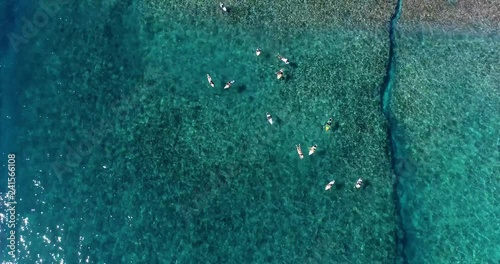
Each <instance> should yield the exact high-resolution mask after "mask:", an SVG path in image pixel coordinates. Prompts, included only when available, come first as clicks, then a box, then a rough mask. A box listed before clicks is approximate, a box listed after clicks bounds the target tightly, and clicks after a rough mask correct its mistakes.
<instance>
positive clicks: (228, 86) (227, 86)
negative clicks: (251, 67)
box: [224, 80, 234, 89]
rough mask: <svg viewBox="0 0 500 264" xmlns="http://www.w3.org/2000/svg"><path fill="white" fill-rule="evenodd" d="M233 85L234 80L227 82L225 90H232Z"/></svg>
mask: <svg viewBox="0 0 500 264" xmlns="http://www.w3.org/2000/svg"><path fill="white" fill-rule="evenodd" d="M233 83H234V80H232V81H230V82H227V83H226V86H224V89H229V88H231V85H233Z"/></svg>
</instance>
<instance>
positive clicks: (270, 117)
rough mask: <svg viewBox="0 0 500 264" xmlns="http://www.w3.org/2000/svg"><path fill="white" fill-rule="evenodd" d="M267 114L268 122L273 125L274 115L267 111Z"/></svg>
mask: <svg viewBox="0 0 500 264" xmlns="http://www.w3.org/2000/svg"><path fill="white" fill-rule="evenodd" d="M266 116H267V122H269V124H271V125H272V124H273V117H272V116H271V114H269V113H266Z"/></svg>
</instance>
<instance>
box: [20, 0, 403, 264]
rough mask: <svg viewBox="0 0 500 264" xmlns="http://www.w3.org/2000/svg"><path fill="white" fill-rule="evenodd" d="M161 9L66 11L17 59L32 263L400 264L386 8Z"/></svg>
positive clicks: (25, 252)
mask: <svg viewBox="0 0 500 264" xmlns="http://www.w3.org/2000/svg"><path fill="white" fill-rule="evenodd" d="M155 3H159V1H153V2H150V3H149V4H134V3H133V2H131V1H116V2H111V1H106V2H103V3H101V2H97V1H90V2H80V3H77V4H74V3H68V4H67V5H66V6H64V7H63V9H62V10H61V11H60V13H59V14H58V17H61V19H56V20H54V21H52V22H51V23H50V24H49V25H47V26H46V28H45V29H44V31H43V33H40V34H41V35H40V37H38V38H36V39H33V40H31V41H30V43H29V44H27V45H26V47H25V48H24V49H23V50H22V52H21V53H20V55H19V57H20V58H19V65H20V67H22V68H21V69H19V73H18V76H17V78H18V79H19V80H21V82H20V87H24V91H23V97H22V99H23V105H24V109H23V113H22V119H23V125H22V127H23V129H24V131H26V133H25V134H24V137H22V138H21V143H20V144H22V146H23V153H21V154H22V155H21V156H22V158H23V160H24V161H25V164H24V168H25V173H26V175H29V176H30V177H29V180H26V182H24V183H23V184H25V185H24V187H22V188H23V190H22V191H21V192H22V195H23V196H24V202H23V204H22V205H21V206H22V208H21V209H20V212H23V213H22V218H23V223H24V224H23V229H22V231H21V233H22V236H23V238H22V240H21V241H22V243H21V244H22V246H21V252H20V258H21V260H20V261H21V262H26V263H34V262H35V261H38V262H41V260H44V262H47V261H49V262H50V261H53V262H60V261H61V260H62V259H64V262H66V263H77V262H78V261H80V260H81V261H86V260H88V261H89V262H90V263H104V262H106V263H237V262H241V263H389V262H392V261H393V260H394V258H395V253H396V250H395V247H396V246H395V232H396V224H395V211H394V203H393V200H392V199H393V198H392V176H391V175H392V174H391V169H390V166H391V165H390V158H389V157H388V152H389V151H388V150H387V142H386V132H387V131H386V130H387V127H386V122H385V120H384V118H383V116H382V114H381V111H380V100H379V98H380V97H379V92H380V88H381V85H382V83H383V79H384V75H385V67H386V65H387V57H388V41H387V38H388V34H387V30H386V28H385V27H386V25H387V21H388V18H389V17H390V15H391V13H390V12H392V11H393V10H392V9H391V8H387V5H388V4H387V3H386V2H384V3H383V5H382V6H381V7H368V6H364V5H363V6H362V7H359V8H361V9H362V8H364V9H366V10H373V13H372V15H371V16H367V18H366V21H365V20H363V19H364V18H363V16H361V14H358V11H359V9H356V6H354V5H353V4H351V5H350V6H346V7H343V8H340V7H339V8H334V7H333V4H332V7H330V6H328V7H327V5H325V6H323V8H319V7H320V4H314V3H311V2H304V3H295V2H293V1H291V2H289V3H287V2H281V4H280V6H278V4H277V3H276V2H274V3H272V4H264V3H262V4H257V3H256V4H255V5H253V6H249V4H247V3H245V4H244V3H242V2H234V3H231V2H228V3H227V4H228V5H229V6H230V7H232V11H233V12H231V13H230V14H223V13H222V12H220V10H219V9H218V7H217V4H218V3H217V2H215V1H213V3H212V4H211V5H208V4H207V5H205V4H203V5H201V4H197V3H198V2H194V1H193V2H186V3H184V4H183V6H180V5H179V4H176V5H177V6H176V7H174V8H172V5H173V4H172V3H171V2H165V3H166V4H163V5H154V4H155ZM318 3H319V1H318ZM232 4H234V5H232ZM303 4H304V5H305V4H307V5H308V6H309V7H310V6H314V7H315V8H314V9H312V10H313V11H310V13H301V12H300V11H299V10H302V8H303V6H302V5H303ZM317 5H318V6H317ZM326 10H335V11H338V12H339V14H338V15H337V14H333V15H332V14H326V13H325V14H323V13H321V12H326ZM349 10H350V11H349ZM352 10H357V11H356V12H354V11H352ZM380 10H386V11H384V12H387V14H386V15H385V16H380V12H382V11H380ZM282 11H287V12H282ZM315 11H317V12H315ZM350 12H354V14H353V15H351V14H350ZM188 14H189V15H188ZM299 14H300V15H299ZM275 15H276V16H277V17H274V18H276V19H278V20H277V21H279V22H280V23H273V24H270V23H271V21H273V19H274V18H272V17H273V16H275ZM326 15H330V16H331V19H333V20H336V21H337V20H338V21H342V22H338V23H334V22H331V23H330V22H328V21H325V23H322V22H323V18H324V17H325V16H326ZM287 16H288V17H287ZM351 20H352V21H353V22H356V25H357V26H359V27H357V26H354V27H352V28H350V29H347V28H345V27H343V28H339V27H333V26H328V24H330V25H332V24H333V25H336V26H342V25H345V24H348V23H350V22H351ZM298 21H312V22H311V23H312V24H311V27H307V25H308V24H307V23H306V24H305V25H304V24H300V23H299V24H297V22H298ZM364 21H365V22H364ZM281 22H283V23H281ZM285 22H287V23H285ZM363 28H365V29H366V28H371V29H372V30H371V31H363V30H360V29H363ZM257 47H260V48H261V49H262V50H263V54H262V55H261V56H259V57H257V56H255V55H254V51H255V48H257ZM277 54H281V55H283V56H286V57H288V58H289V59H290V61H291V63H290V64H289V65H285V64H283V63H282V62H280V61H279V60H278V59H277V57H276V56H277ZM280 68H283V69H284V72H285V80H277V79H276V75H275V72H276V71H278V70H279V69H280ZM207 73H209V74H211V75H212V77H213V78H214V81H215V85H216V87H215V88H211V87H210V86H209V85H208V83H207V81H206V74H207ZM233 79H234V80H235V81H236V82H235V84H234V85H233V87H231V88H230V89H229V90H223V89H222V86H223V83H224V82H226V81H229V80H233ZM266 112H270V113H271V114H272V115H273V118H274V121H275V123H274V124H273V125H270V124H268V123H267V121H266V116H265V113H266ZM331 116H333V118H334V121H335V125H334V128H333V129H332V130H333V131H329V132H325V130H324V128H323V125H324V123H325V122H326V121H327V120H328V118H329V117H331ZM296 144H301V145H302V149H303V151H304V153H305V154H306V157H305V158H304V160H300V159H299V158H298V155H297V153H296V151H295V145H296ZM313 144H317V145H318V151H317V153H316V154H314V155H313V156H311V157H309V156H308V155H307V147H310V146H312V145H313ZM359 177H362V178H364V179H365V187H364V188H363V189H361V190H356V189H355V188H354V183H355V182H356V180H357V179H358V178H359ZM334 179H335V180H336V185H335V186H334V188H333V190H331V191H324V186H325V185H326V184H327V183H328V182H329V181H331V180H334ZM28 188H29V189H28Z"/></svg>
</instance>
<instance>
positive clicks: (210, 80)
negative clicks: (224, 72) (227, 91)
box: [207, 73, 215, 87]
mask: <svg viewBox="0 0 500 264" xmlns="http://www.w3.org/2000/svg"><path fill="white" fill-rule="evenodd" d="M207 80H208V83H209V84H210V86H212V87H215V84H214V81H212V77H211V76H210V75H209V74H208V73H207Z"/></svg>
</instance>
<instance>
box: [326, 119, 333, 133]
mask: <svg viewBox="0 0 500 264" xmlns="http://www.w3.org/2000/svg"><path fill="white" fill-rule="evenodd" d="M332 123H333V119H332V118H331V117H330V119H329V120H328V121H327V122H326V125H325V130H326V131H328V130H330V129H331V128H332Z"/></svg>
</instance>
